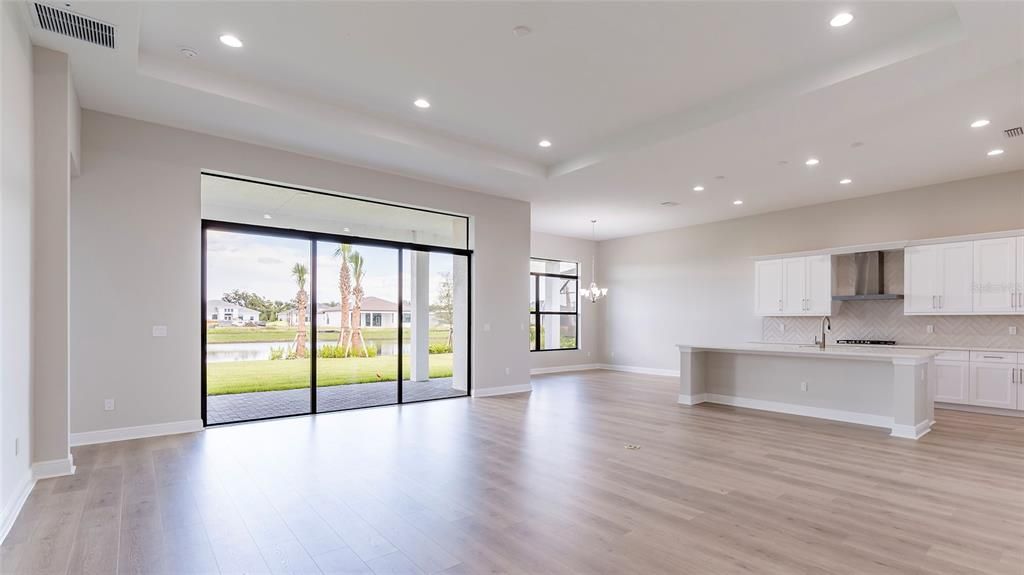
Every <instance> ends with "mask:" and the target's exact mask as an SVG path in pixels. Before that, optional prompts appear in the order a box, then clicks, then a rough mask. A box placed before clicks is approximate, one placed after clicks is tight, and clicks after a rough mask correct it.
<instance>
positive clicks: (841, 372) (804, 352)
mask: <svg viewBox="0 0 1024 575" xmlns="http://www.w3.org/2000/svg"><path fill="white" fill-rule="evenodd" d="M678 347H679V352H680V354H679V355H680V369H679V380H680V381H679V403H681V404H684V405H697V404H700V403H704V402H708V403H720V404H725V405H734V406H738V407H746V408H751V409H760V410H764V411H774V412H779V413H788V414H792V415H802V416H807V417H816V418H820V419H831V420H835V421H844V422H848V423H857V424H861V425H870V426H874V427H883V428H886V429H889V430H890V433H891V435H892V436H893V437H903V438H908V439H919V438H920V437H922V436H923V435H925V434H926V433H928V432H929V431H931V426H932V423H934V406H933V403H934V402H933V401H932V397H931V395H930V391H929V390H930V389H931V385H930V383H929V381H928V378H929V373H930V371H931V370H930V369H929V365H930V364H931V360H932V357H933V356H934V355H935V352H930V351H922V350H875V349H869V350H862V349H827V350H825V351H821V350H819V349H817V348H816V347H813V346H795V345H784V344H741V345H735V346H722V347H719V346H699V347H698V346H689V345H680V346H678Z"/></svg>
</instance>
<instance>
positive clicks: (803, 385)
mask: <svg viewBox="0 0 1024 575" xmlns="http://www.w3.org/2000/svg"><path fill="white" fill-rule="evenodd" d="M800 391H807V382H806V381H801V382H800Z"/></svg>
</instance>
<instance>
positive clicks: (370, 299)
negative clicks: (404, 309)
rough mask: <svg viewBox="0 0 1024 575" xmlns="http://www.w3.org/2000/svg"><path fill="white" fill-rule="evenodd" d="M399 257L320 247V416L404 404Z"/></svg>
mask: <svg viewBox="0 0 1024 575" xmlns="http://www.w3.org/2000/svg"><path fill="white" fill-rule="evenodd" d="M398 252H399V250H397V249H392V248H383V247H375V246H367V245H359V244H345V243H337V242H329V241H318V242H316V253H317V284H316V288H317V289H316V294H317V304H318V307H319V309H318V311H317V315H316V321H317V338H318V341H317V347H318V352H317V358H316V402H317V411H318V412H319V411H338V410H342V409H352V408H356V407H372V406H375V405H388V404H392V403H398V357H399V354H400V353H401V351H402V350H401V340H402V337H401V331H400V330H401V325H400V323H401V322H400V321H399V315H398V314H399V309H398V308H399V301H398V299H399V294H398V291H399V285H398ZM321 340H322V341H321Z"/></svg>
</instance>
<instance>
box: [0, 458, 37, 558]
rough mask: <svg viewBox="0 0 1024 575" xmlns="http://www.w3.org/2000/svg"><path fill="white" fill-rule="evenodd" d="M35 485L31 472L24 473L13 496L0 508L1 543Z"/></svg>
mask: <svg viewBox="0 0 1024 575" xmlns="http://www.w3.org/2000/svg"><path fill="white" fill-rule="evenodd" d="M35 486H36V480H35V478H33V477H32V473H31V472H30V473H26V474H25V480H24V481H22V482H21V485H20V486H19V487H18V490H17V492H16V493H15V495H14V498H13V499H11V501H10V503H8V504H7V505H6V506H5V507H4V508H3V509H0V543H3V542H4V539H6V538H7V534H8V533H10V532H11V527H14V522H15V520H17V519H18V514H19V513H21V508H22V507H24V506H25V502H26V501H28V496H29V494H30V493H32V488H33V487H35Z"/></svg>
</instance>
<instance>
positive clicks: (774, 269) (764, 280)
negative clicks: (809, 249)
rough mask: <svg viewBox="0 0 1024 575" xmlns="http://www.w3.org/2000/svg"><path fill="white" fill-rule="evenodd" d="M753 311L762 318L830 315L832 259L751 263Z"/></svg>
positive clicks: (809, 258) (784, 259) (782, 259)
mask: <svg viewBox="0 0 1024 575" xmlns="http://www.w3.org/2000/svg"><path fill="white" fill-rule="evenodd" d="M754 276H755V288H754V312H755V313H756V314H757V315H761V316H791V315H817V316H820V315H829V314H831V313H832V259H831V257H830V256H828V255H818V256H802V257H795V258H781V259H774V260H760V261H757V262H754Z"/></svg>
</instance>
